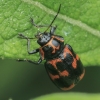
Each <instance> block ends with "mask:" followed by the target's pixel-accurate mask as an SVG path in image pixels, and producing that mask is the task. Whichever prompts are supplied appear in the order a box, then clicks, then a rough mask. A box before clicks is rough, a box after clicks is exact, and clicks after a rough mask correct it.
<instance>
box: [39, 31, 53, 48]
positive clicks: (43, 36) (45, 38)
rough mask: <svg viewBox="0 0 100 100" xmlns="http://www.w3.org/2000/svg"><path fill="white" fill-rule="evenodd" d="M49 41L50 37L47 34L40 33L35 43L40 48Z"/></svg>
mask: <svg viewBox="0 0 100 100" xmlns="http://www.w3.org/2000/svg"><path fill="white" fill-rule="evenodd" d="M50 39H51V35H50V34H49V33H42V34H41V36H40V37H39V38H38V40H37V43H38V44H39V45H40V46H44V45H45V44H47V43H48V41H49V40H50Z"/></svg>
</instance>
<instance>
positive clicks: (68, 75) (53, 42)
mask: <svg viewBox="0 0 100 100" xmlns="http://www.w3.org/2000/svg"><path fill="white" fill-rule="evenodd" d="M60 8H61V5H60V6H59V9H58V12H57V14H56V16H55V17H54V19H53V20H52V22H51V24H50V25H49V26H48V28H47V30H48V29H49V28H51V29H50V32H47V30H46V31H44V32H43V33H41V32H39V33H37V34H36V35H35V38H37V43H38V44H39V45H40V48H38V49H35V50H33V51H30V49H29V48H30V39H33V38H28V37H26V36H24V35H23V34H19V37H20V38H23V39H26V40H27V50H28V53H29V54H35V53H38V52H39V54H40V58H39V60H38V61H37V62H35V61H31V60H26V61H28V62H31V63H33V64H40V63H41V62H42V60H46V62H45V64H44V65H45V68H46V70H47V73H48V75H49V77H50V79H51V80H52V81H53V83H54V84H55V85H56V86H57V87H58V88H60V89H61V90H69V89H71V88H73V87H74V86H75V85H76V84H77V83H78V82H79V81H80V80H81V79H82V78H83V76H84V73H85V70H84V67H83V65H82V62H81V61H80V59H79V57H78V55H77V54H75V52H74V51H73V49H72V47H71V46H70V45H69V44H64V39H63V37H62V36H59V35H55V34H54V32H55V30H56V27H54V26H52V24H53V22H54V20H55V19H56V17H57V15H58V13H59V11H60ZM31 22H32V24H33V25H34V26H36V27H46V26H43V25H36V24H35V23H34V21H33V19H32V18H31ZM19 61H22V60H19Z"/></svg>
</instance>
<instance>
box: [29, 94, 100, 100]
mask: <svg viewBox="0 0 100 100" xmlns="http://www.w3.org/2000/svg"><path fill="white" fill-rule="evenodd" d="M99 99H100V94H88V93H74V92H72V93H54V94H49V95H45V96H40V97H38V98H34V99H30V100H99Z"/></svg>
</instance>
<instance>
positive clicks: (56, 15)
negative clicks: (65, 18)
mask: <svg viewBox="0 0 100 100" xmlns="http://www.w3.org/2000/svg"><path fill="white" fill-rule="evenodd" d="M60 8H61V4H60V5H59V9H58V12H57V14H56V16H55V17H54V19H53V20H52V22H51V24H50V25H49V26H48V28H47V29H46V30H45V31H44V33H45V32H46V31H47V30H48V29H49V28H50V27H51V26H52V24H53V22H54V21H55V19H56V18H57V16H58V14H59V12H60Z"/></svg>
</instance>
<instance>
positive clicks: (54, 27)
mask: <svg viewBox="0 0 100 100" xmlns="http://www.w3.org/2000/svg"><path fill="white" fill-rule="evenodd" d="M56 28H57V26H51V29H50V34H51V35H53V34H54V32H55V30H56Z"/></svg>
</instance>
